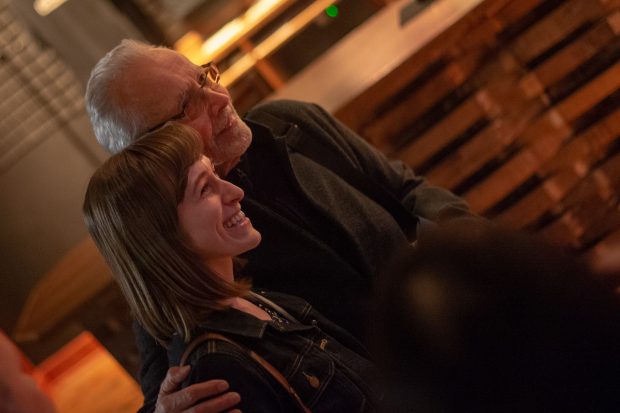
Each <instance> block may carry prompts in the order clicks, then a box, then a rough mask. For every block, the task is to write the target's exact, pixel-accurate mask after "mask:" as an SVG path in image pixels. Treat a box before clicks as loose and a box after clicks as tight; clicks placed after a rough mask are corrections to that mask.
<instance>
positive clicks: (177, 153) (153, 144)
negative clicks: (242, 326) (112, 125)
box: [83, 123, 249, 344]
mask: <svg viewBox="0 0 620 413" xmlns="http://www.w3.org/2000/svg"><path fill="white" fill-rule="evenodd" d="M201 156H202V141H201V139H200V137H199V136H198V134H197V133H196V132H195V131H194V130H193V129H191V128H189V127H186V126H183V125H180V124H175V123H170V124H167V125H166V126H164V127H162V128H161V129H159V130H157V131H155V132H152V133H150V134H147V135H145V136H143V137H141V138H140V139H138V140H137V141H136V142H134V143H133V144H131V145H130V146H128V147H127V148H126V149H125V150H123V151H122V152H120V153H118V154H116V155H114V156H112V157H111V158H109V159H108V160H107V161H106V162H105V163H104V164H103V165H102V166H101V167H100V168H99V169H98V170H97V171H96V172H95V174H94V175H93V177H92V178H91V180H90V182H89V185H88V189H87V191H86V196H85V199H84V206H83V213H84V217H85V221H86V225H87V227H88V231H89V232H90V235H91V236H92V238H93V240H94V241H95V244H96V245H97V247H98V248H99V251H100V252H101V254H102V255H103V257H104V258H105V259H106V261H107V263H108V265H109V266H110V268H111V270H112V273H113V275H114V277H115V278H116V280H117V282H118V283H119V285H120V288H121V290H122V292H123V294H124V295H125V298H126V299H127V301H128V302H129V306H130V308H131V310H132V312H133V314H134V316H135V317H136V319H137V320H138V322H140V323H141V324H142V326H143V327H144V328H145V329H146V331H147V332H148V333H149V334H151V336H153V337H154V338H155V339H156V340H157V341H158V342H160V343H162V344H163V343H165V342H166V341H168V340H169V339H170V338H171V336H172V335H173V334H174V333H180V334H182V336H183V337H184V339H185V340H189V339H190V336H191V331H192V330H193V329H194V328H195V327H196V326H197V325H198V324H199V323H200V321H201V320H204V319H205V317H207V316H208V314H209V313H210V312H212V311H214V310H218V309H221V308H222V306H221V305H220V304H218V302H219V301H220V300H223V299H226V298H230V297H235V296H241V295H244V294H245V293H246V292H247V291H248V289H249V283H248V282H245V281H244V282H235V283H232V284H231V283H229V282H227V281H225V280H224V279H222V278H221V277H219V276H218V275H217V274H214V273H213V272H212V271H210V270H209V269H208V268H206V266H205V265H204V264H203V262H202V260H201V258H200V256H199V255H198V254H197V253H195V252H194V251H193V250H192V249H191V248H190V246H189V244H188V243H187V242H186V241H185V239H184V237H183V235H182V231H181V229H180V228H179V221H178V216H177V205H178V204H179V202H180V201H181V200H182V198H183V194H184V192H185V187H186V185H187V172H188V169H189V167H190V166H191V165H193V164H194V163H195V162H196V161H197V160H199V159H200V157H201Z"/></svg>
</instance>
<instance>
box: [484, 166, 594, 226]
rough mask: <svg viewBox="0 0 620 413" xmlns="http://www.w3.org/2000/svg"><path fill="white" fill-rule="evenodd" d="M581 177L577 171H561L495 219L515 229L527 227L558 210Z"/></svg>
mask: <svg viewBox="0 0 620 413" xmlns="http://www.w3.org/2000/svg"><path fill="white" fill-rule="evenodd" d="M581 178H582V176H580V175H578V174H577V173H576V172H575V171H572V170H565V171H561V172H560V173H557V174H556V175H554V176H552V177H550V178H548V179H546V180H545V181H544V182H543V183H542V184H541V185H539V186H538V187H536V188H535V189H534V190H533V191H531V192H529V193H528V194H527V195H526V196H524V197H523V198H521V199H520V200H519V201H518V202H517V203H516V204H514V205H513V206H512V207H510V208H509V209H507V210H506V211H504V212H502V213H501V214H500V215H498V216H497V217H495V218H494V221H496V222H499V223H501V224H502V225H505V226H507V227H510V228H514V229H523V228H526V227H528V226H530V225H532V224H534V223H535V222H536V221H538V220H539V219H540V218H541V217H542V216H543V215H544V214H545V213H547V212H553V211H554V210H556V209H557V208H558V204H559V202H560V201H561V200H562V199H563V198H564V197H565V196H566V194H567V193H568V192H569V191H571V190H572V189H573V188H575V187H576V186H577V185H578V184H579V182H580V180H581Z"/></svg>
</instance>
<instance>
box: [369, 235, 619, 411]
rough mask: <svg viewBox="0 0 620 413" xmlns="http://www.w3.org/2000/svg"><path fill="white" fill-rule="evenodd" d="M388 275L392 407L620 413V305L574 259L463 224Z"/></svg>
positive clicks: (384, 334) (384, 322)
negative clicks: (619, 412)
mask: <svg viewBox="0 0 620 413" xmlns="http://www.w3.org/2000/svg"><path fill="white" fill-rule="evenodd" d="M380 279H381V280H382V282H383V285H382V286H381V288H380V289H379V291H380V296H379V297H380V299H379V300H378V308H377V311H376V312H375V314H376V319H375V320H374V321H375V328H374V330H373V331H374V332H375V337H376V338H377V340H376V343H375V347H376V353H377V354H378V356H379V357H378V361H379V365H380V367H382V369H383V371H384V372H385V375H386V380H387V382H388V388H389V392H388V394H387V405H386V411H390V412H539V411H540V412H566V411H571V412H572V411H576V412H586V411H587V412H602V411H614V412H617V411H620V303H619V301H618V297H617V296H616V295H615V294H614V293H613V288H611V287H610V286H609V285H604V284H603V283H602V282H601V281H600V280H599V279H597V278H596V277H595V276H594V275H593V274H592V273H591V272H590V271H589V269H588V268H587V267H586V266H585V265H584V264H583V263H582V262H580V261H578V260H576V259H575V258H573V257H569V256H567V255H565V254H564V253H563V252H561V251H559V250H557V249H555V248H552V247H550V246H548V245H545V244H542V243H541V242H539V241H538V240H535V239H532V238H530V237H528V236H526V235H523V234H515V233H510V232H507V231H503V230H500V229H497V228H492V227H490V226H486V225H484V226H481V225H479V224H476V223H473V224H472V223H462V224H458V225H453V226H450V227H444V228H442V229H439V230H437V231H435V232H433V233H431V234H429V235H428V236H427V237H426V238H425V239H422V240H420V242H419V243H418V248H417V249H416V250H415V251H414V252H413V253H411V252H408V253H407V254H406V255H403V256H401V257H400V258H399V259H397V260H396V261H395V262H394V264H393V265H392V266H391V267H390V268H388V270H387V271H386V273H385V274H384V276H383V277H381V278H380Z"/></svg>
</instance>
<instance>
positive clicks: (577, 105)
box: [556, 62, 620, 123]
mask: <svg viewBox="0 0 620 413" xmlns="http://www.w3.org/2000/svg"><path fill="white" fill-rule="evenodd" d="M619 88H620V62H617V63H616V64H614V65H613V66H611V67H610V68H608V69H607V70H605V71H604V72H602V73H601V74H600V75H598V76H597V77H596V78H594V79H593V80H591V81H590V82H588V83H587V84H586V85H584V86H582V87H581V88H580V89H579V90H577V91H576V92H575V93H573V94H572V95H570V96H569V97H567V98H566V99H564V100H563V101H562V102H560V103H559V104H558V105H556V110H557V111H558V113H559V114H560V115H561V116H562V117H563V118H564V120H565V121H566V122H568V123H571V122H573V121H575V120H576V119H577V118H578V117H579V116H581V115H583V114H584V113H585V112H587V111H588V110H589V109H590V108H592V107H593V106H595V105H596V104H597V103H599V102H600V101H602V100H603V99H604V98H606V97H607V96H609V95H611V94H612V93H613V92H615V91H616V90H618V89H619Z"/></svg>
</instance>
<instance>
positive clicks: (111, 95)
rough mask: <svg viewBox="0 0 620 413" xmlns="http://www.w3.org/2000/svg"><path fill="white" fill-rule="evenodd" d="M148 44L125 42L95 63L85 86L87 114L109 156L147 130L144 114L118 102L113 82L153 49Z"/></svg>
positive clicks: (135, 41) (153, 47)
mask: <svg viewBox="0 0 620 413" xmlns="http://www.w3.org/2000/svg"><path fill="white" fill-rule="evenodd" d="M155 48H156V46H152V45H150V44H147V43H143V42H139V41H137V40H130V39H125V40H123V41H121V43H120V44H119V45H118V46H116V47H115V48H114V49H112V50H110V51H109V52H108V53H107V54H106V55H105V56H104V57H102V58H101V60H99V62H97V64H96V65H95V67H94V68H93V70H92V72H91V73H90V78H89V79H88V83H87V85H86V95H85V100H86V112H88V115H89V116H90V122H91V124H92V126H93V130H94V132H95V136H96V137H97V141H98V142H99V144H101V146H103V147H104V148H105V149H107V150H108V151H110V152H112V153H116V152H119V151H121V150H122V149H123V148H125V147H126V146H128V145H129V144H130V143H132V142H133V141H134V140H135V139H136V138H138V137H139V136H140V135H141V134H143V133H145V132H146V131H147V129H148V126H149V125H148V124H147V123H146V119H145V116H144V114H143V113H141V112H139V111H137V110H136V108H133V107H130V105H125V104H124V103H123V102H120V101H119V97H118V96H119V95H118V93H115V83H116V82H117V81H118V79H119V78H120V76H121V75H122V74H123V72H125V71H126V70H127V69H128V68H129V66H130V65H131V64H132V63H133V62H134V61H135V59H136V58H138V57H147V56H148V53H149V52H150V51H151V50H153V49H155Z"/></svg>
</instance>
